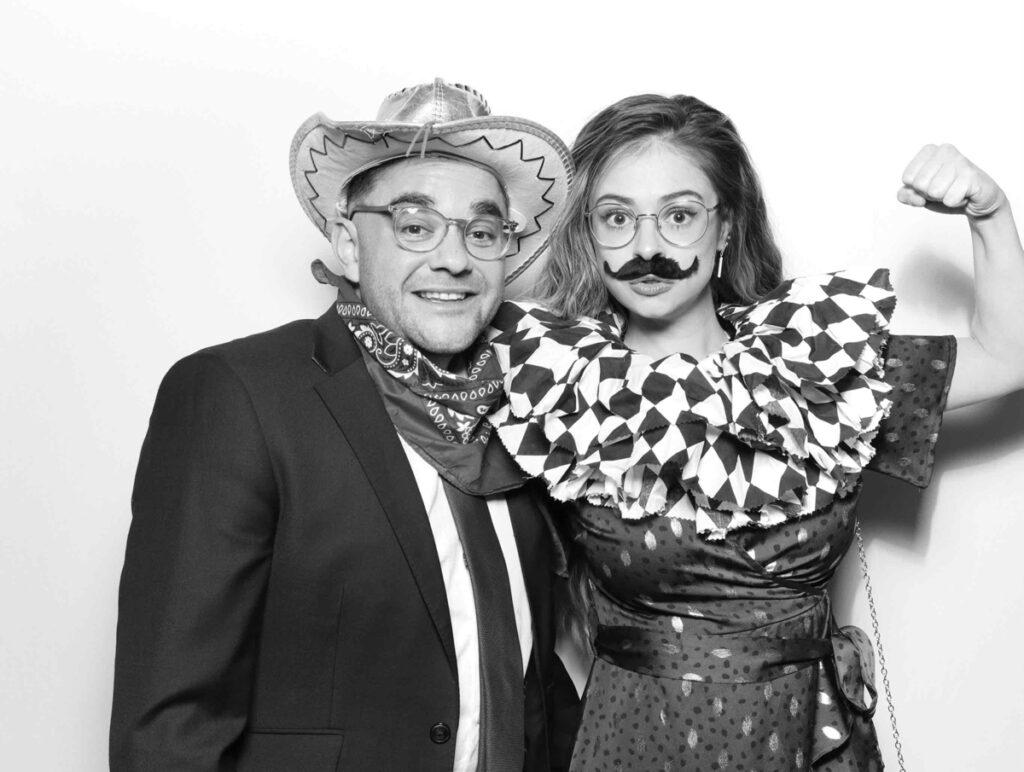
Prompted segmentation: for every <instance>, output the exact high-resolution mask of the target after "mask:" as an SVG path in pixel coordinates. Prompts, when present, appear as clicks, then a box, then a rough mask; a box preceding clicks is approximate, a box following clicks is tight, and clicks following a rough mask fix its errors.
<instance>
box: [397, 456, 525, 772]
mask: <svg viewBox="0 0 1024 772" xmlns="http://www.w3.org/2000/svg"><path fill="white" fill-rule="evenodd" d="M399 440H401V443H402V448H403V449H404V450H405V455H406V456H407V457H408V459H409V466H411V467H412V473H413V475H414V476H415V478H416V485H417V487H418V488H419V490H420V496H421V497H422V498H423V507H424V509H426V511H427V518H428V519H429V521H430V530H431V531H432V532H433V534H434V542H435V544H436V546H437V557H438V559H439V560H440V562H441V576H442V577H443V578H444V588H445V592H446V593H447V595H448V611H449V613H450V614H451V621H452V637H453V639H454V640H455V661H456V664H457V666H458V672H459V727H458V730H457V731H456V733H455V766H454V768H453V772H476V766H477V756H478V753H479V750H480V649H479V637H478V635H477V626H476V603H475V601H474V598H473V584H472V581H471V579H470V576H469V569H468V568H467V566H466V559H465V557H464V555H463V552H462V542H461V541H460V540H459V532H458V530H457V528H456V526H455V518H454V517H453V515H452V510H451V507H450V506H449V505H448V497H447V496H446V495H445V493H444V486H443V485H442V484H441V476H440V475H439V474H438V473H437V470H436V469H434V467H432V466H431V465H430V464H429V463H428V462H427V461H425V460H424V459H423V458H422V457H421V456H420V454H419V453H417V452H416V450H415V449H414V448H413V447H412V446H410V445H408V444H407V443H406V442H405V440H404V439H402V437H401V436H399ZM487 509H488V511H489V512H490V515H491V519H492V520H493V521H494V531H495V533H497V535H498V542H499V544H500V545H501V552H502V554H503V555H504V557H505V567H506V569H507V570H508V582H509V587H510V588H511V590H512V607H513V610H514V612H515V618H516V630H517V631H518V633H519V648H520V651H521V652H522V655H523V672H524V674H525V672H526V667H527V664H528V662H529V660H530V651H531V650H532V648H533V620H532V618H531V616H530V604H529V601H528V599H527V597H526V584H525V582H524V580H523V569H522V566H521V565H520V563H519V550H518V548H517V547H516V541H515V537H514V535H513V533H512V520H511V518H510V516H509V511H508V502H506V501H505V497H504V496H501V495H498V496H490V497H488V498H487Z"/></svg>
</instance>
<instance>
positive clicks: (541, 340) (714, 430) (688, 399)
mask: <svg viewBox="0 0 1024 772" xmlns="http://www.w3.org/2000/svg"><path fill="white" fill-rule="evenodd" d="M894 306H895V296H894V295H893V292H892V288H891V286H890V284H889V277H888V272H887V271H885V270H877V271H875V272H873V273H871V272H863V271H842V272H837V273H834V274H826V275H823V276H814V277H805V278H801V279H795V280H791V281H788V282H785V283H784V284H782V285H780V286H779V287H778V288H777V289H776V290H775V291H773V292H772V293H770V294H769V295H767V296H766V297H765V298H763V299H762V300H761V301H759V302H757V303H754V304H752V305H747V306H722V307H720V308H719V315H720V316H721V318H722V319H724V320H725V321H726V322H728V323H729V324H730V325H732V327H733V329H734V335H733V337H732V339H731V340H729V341H728V342H727V343H726V344H725V345H724V346H723V347H722V348H721V349H720V350H719V351H717V352H715V353H714V354H712V355H710V356H708V357H707V358H705V359H703V360H701V361H699V362H698V361H696V360H695V359H693V358H692V357H689V356H687V355H685V354H673V355H671V356H668V357H665V358H663V359H659V360H652V359H651V358H650V357H647V356H644V355H642V354H638V353H635V352H633V351H631V350H630V349H629V348H628V347H627V346H625V344H623V342H622V330H621V326H620V324H619V323H618V321H617V320H615V319H614V318H613V317H611V316H610V315H609V316H602V317H601V318H598V319H594V318H583V319H580V320H572V321H567V320H564V319H560V318H558V317H556V316H554V315H553V314H551V313H550V312H548V311H546V310H545V309H544V308H542V307H541V306H538V305H536V304H530V303H506V304H505V305H503V306H502V309H501V311H500V312H499V314H498V317H497V318H496V319H495V322H494V325H495V329H496V332H495V337H494V340H493V343H494V347H495V351H496V353H497V355H498V359H499V362H500V363H501V365H502V369H503V371H504V372H505V389H506V392H507V394H508V403H507V404H506V405H504V406H502V407H501V408H500V409H499V410H498V411H496V412H494V413H492V414H491V415H490V416H489V419H490V420H491V422H492V423H493V424H494V426H495V427H496V428H497V430H498V435H499V436H500V437H501V439H502V441H503V442H504V444H505V446H506V447H507V448H508V449H509V451H510V452H511V453H512V454H513V456H514V457H515V459H516V461H517V462H518V463H519V465H520V466H521V467H522V468H523V469H524V471H526V472H527V473H528V474H530V475H533V476H536V477H541V478H543V480H544V481H545V482H546V483H547V486H548V489H549V491H550V492H551V495H552V496H553V497H554V498H555V499H558V500H561V501H571V500H575V499H586V500H588V501H590V502H591V503H595V504H603V505H606V506H614V507H617V508H618V509H619V511H620V513H621V515H622V517H624V518H627V519H639V518H643V517H647V516H650V515H667V516H669V517H685V518H689V519H693V518H695V519H696V524H697V530H698V532H699V533H701V534H702V535H704V536H706V537H708V538H721V537H723V536H724V535H725V534H726V533H727V532H729V531H732V530H735V529H737V528H742V527H744V526H748V525H760V526H765V527H767V526H773V525H777V524H779V523H782V522H785V521H787V520H791V519H794V518H798V517H803V516H805V515H808V514H810V513H812V512H815V511H817V510H819V509H821V508H822V507H824V506H827V505H828V504H829V503H830V502H831V501H832V500H833V499H835V498H836V497H841V496H843V495H845V494H846V493H847V492H849V490H851V489H852V487H853V486H854V485H855V484H856V480H857V478H858V476H859V474H860V473H861V471H862V470H863V468H864V466H865V464H866V463H867V462H868V461H869V460H870V459H871V456H872V455H873V453H874V449H873V447H872V445H871V440H872V438H873V436H874V434H875V432H876V431H877V428H878V424H879V422H880V421H881V419H882V417H883V416H884V415H885V414H886V413H887V412H888V409H889V406H890V404H891V402H890V400H889V398H888V393H889V386H888V385H887V384H885V383H884V382H883V381H882V380H881V361H882V360H881V349H882V347H883V345H884V342H885V340H886V338H887V336H888V332H887V330H888V324H889V319H890V317H891V316H892V311H893V308H894Z"/></svg>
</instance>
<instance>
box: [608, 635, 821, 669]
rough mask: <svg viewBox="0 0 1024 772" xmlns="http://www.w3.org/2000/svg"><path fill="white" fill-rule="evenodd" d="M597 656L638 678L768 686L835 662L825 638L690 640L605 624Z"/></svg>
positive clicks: (710, 637) (707, 637)
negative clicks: (822, 663) (824, 661)
mask: <svg viewBox="0 0 1024 772" xmlns="http://www.w3.org/2000/svg"><path fill="white" fill-rule="evenodd" d="M594 648H595V650H596V652H597V656H599V657H601V658H602V659H604V660H606V661H608V662H611V663H612V664H614V665H616V666H618V667H621V668H623V669H625V670H632V671H634V672H637V673H644V674H646V675H653V676H658V677H661V678H679V679H683V680H687V681H707V682H711V683H754V682H758V681H768V680H771V679H773V678H777V677H779V676H782V675H787V674H789V673H795V672H796V671H797V670H799V669H801V668H804V667H809V666H811V665H814V664H816V663H817V662H819V661H820V660H822V659H825V658H831V657H832V641H831V639H830V638H829V637H828V636H826V637H824V638H807V637H801V638H769V637H766V636H763V635H762V636H757V635H753V636H733V635H728V636H726V635H686V634H685V633H677V632H675V631H672V632H666V631H658V632H653V631H649V630H643V629H640V628H637V627H631V626H611V625H601V626H599V627H598V629H597V639H596V640H595V642H594Z"/></svg>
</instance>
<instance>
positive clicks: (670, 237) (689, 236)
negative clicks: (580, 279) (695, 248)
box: [586, 199, 719, 249]
mask: <svg viewBox="0 0 1024 772" xmlns="http://www.w3.org/2000/svg"><path fill="white" fill-rule="evenodd" d="M718 207H719V205H718V204H715V205H714V206H710V207H709V206H704V204H702V203H701V202H700V201H694V200H693V199H685V200H681V201H672V202H671V203H669V204H666V205H665V206H663V207H662V208H661V211H659V212H658V213H657V214H637V213H636V212H634V211H633V210H632V209H630V208H628V207H626V206H623V205H622V204H618V203H615V202H612V201H609V202H606V203H604V204H598V205H597V206H595V207H594V208H593V209H591V210H590V211H589V212H586V216H587V223H588V224H589V225H590V232H591V234H593V236H594V240H595V241H596V242H597V243H598V244H600V245H601V246H602V247H608V248H609V249H618V248H619V247H624V246H626V245H627V244H629V243H630V242H631V241H632V240H633V239H634V237H635V236H636V231H637V228H638V227H639V223H640V220H642V219H643V218H644V217H653V218H654V221H655V222H656V223H657V225H658V233H660V234H661V237H662V238H663V239H665V241H667V242H669V243H670V244H674V245H675V246H677V247H688V246H690V245H691V244H695V243H696V242H698V241H700V239H701V237H702V236H703V235H704V234H705V233H706V232H707V229H708V222H709V220H710V219H711V216H710V214H709V212H713V211H715V210H716V209H718Z"/></svg>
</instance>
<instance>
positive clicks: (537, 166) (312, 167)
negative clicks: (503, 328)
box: [291, 78, 573, 297]
mask: <svg viewBox="0 0 1024 772" xmlns="http://www.w3.org/2000/svg"><path fill="white" fill-rule="evenodd" d="M426 154H442V155H447V156H455V157H457V158H463V159H466V160H469V161H471V162H474V163H476V164H480V165H483V166H486V167H487V168H488V169H490V170H491V171H493V172H494V173H495V175H496V176H497V177H498V179H499V181H500V182H501V183H502V186H503V187H504V190H505V192H506V194H507V195H508V199H509V208H510V209H511V210H512V211H511V212H510V218H511V219H514V220H516V221H517V222H518V224H519V227H518V229H517V231H516V235H515V238H514V239H513V244H512V246H511V247H510V249H509V254H508V255H507V256H506V258H505V285H506V296H507V297H514V296H516V295H518V294H522V293H524V292H525V291H527V290H528V289H529V288H530V286H531V284H532V283H533V281H534V280H535V279H536V277H537V275H538V274H539V266H540V260H539V259H538V258H539V257H540V256H541V255H542V253H543V252H544V250H545V248H546V246H547V240H548V236H549V234H550V232H551V227H552V225H553V224H554V223H555V221H556V220H557V219H558V216H559V215H560V214H561V212H562V209H563V208H564V206H565V201H566V196H567V195H568V192H569V184H570V182H571V181H572V174H573V167H572V160H571V158H570V156H569V151H568V149H567V148H566V146H565V144H564V143H563V142H562V140H560V139H559V138H558V137H557V136H556V135H555V134H554V133H553V132H551V131H549V130H548V129H546V128H544V127H543V126H541V125H539V124H537V123H534V122H532V121H528V120H525V119H523V118H512V117H507V116H498V115H491V111H490V107H489V106H488V105H487V101H486V100H485V99H484V98H483V96H482V95H481V94H480V93H479V92H477V91H475V90H474V89H472V88H470V87H469V86H464V85H461V84H458V83H446V82H445V81H443V80H441V79H440V78H436V79H435V80H434V82H433V83H426V84H421V85H418V86H411V87H409V88H404V89H402V90H401V91H397V92H395V93H394V94H391V95H390V96H388V97H387V98H386V99H385V100H384V102H383V103H382V104H381V106H380V110H379V111H378V112H377V118H376V120H373V121H332V120H331V119H329V118H327V117H326V116H325V115H323V114H322V113H317V114H316V115H313V116H312V117H310V118H309V119H308V120H307V121H306V122H305V123H303V124H302V126H300V127H299V130H298V131H297V132H296V133H295V139H294V140H293V141H292V147H291V175H292V184H293V185H294V187H295V193H296V195H297V196H298V197H299V203H300V204H301V205H302V208H303V210H304V211H305V212H306V215H307V216H308V217H309V219H310V220H312V221H313V224H314V225H316V226H317V228H319V229H320V232H321V233H323V234H324V236H326V237H327V238H330V235H331V222H332V221H333V220H334V219H335V218H336V217H337V216H338V213H339V205H340V211H341V212H342V213H343V212H344V207H345V201H344V195H345V188H346V186H347V185H348V183H349V182H351V181H352V179H353V178H354V177H355V176H357V175H358V174H361V173H362V172H364V171H366V170H368V169H371V168H373V167H375V166H379V165H380V164H382V163H385V162H387V161H391V160H394V159H398V158H403V157H415V156H422V155H426Z"/></svg>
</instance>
